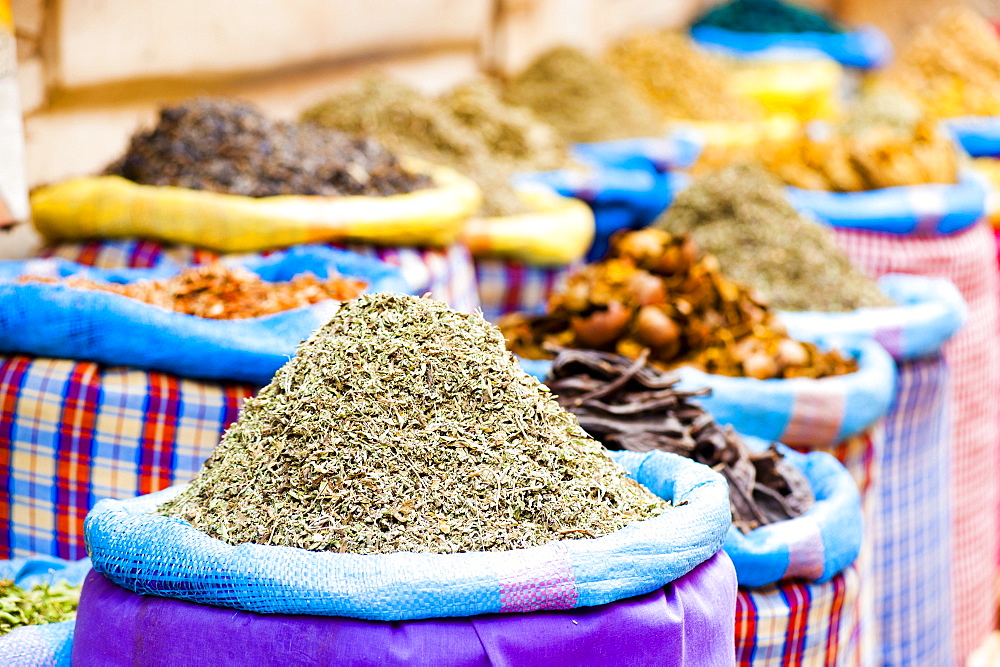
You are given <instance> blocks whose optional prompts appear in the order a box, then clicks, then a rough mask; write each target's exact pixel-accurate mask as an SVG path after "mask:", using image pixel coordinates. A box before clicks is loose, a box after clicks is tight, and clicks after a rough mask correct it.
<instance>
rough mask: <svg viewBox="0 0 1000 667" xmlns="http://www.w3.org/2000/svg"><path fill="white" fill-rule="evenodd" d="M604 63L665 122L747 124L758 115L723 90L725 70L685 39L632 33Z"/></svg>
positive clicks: (667, 33) (750, 105) (748, 103)
mask: <svg viewBox="0 0 1000 667" xmlns="http://www.w3.org/2000/svg"><path fill="white" fill-rule="evenodd" d="M608 62H610V63H611V65H612V66H614V67H615V69H617V70H618V71H619V72H621V74H622V76H624V77H625V79H626V80H627V81H628V82H629V83H630V84H631V85H632V87H633V89H634V90H636V91H637V92H638V93H639V94H640V95H641V96H642V98H643V99H644V100H645V101H646V102H647V103H649V104H651V105H652V106H653V107H655V108H656V110H657V111H658V112H659V113H660V115H661V116H662V117H663V118H665V119H671V120H703V121H748V120H756V119H758V118H759V117H760V116H761V115H762V114H761V112H760V110H759V109H757V108H756V107H755V106H754V104H753V103H752V102H751V101H750V100H748V99H745V98H742V97H739V96H737V95H735V94H734V93H732V92H731V91H730V90H729V85H728V84H729V72H728V71H727V70H726V68H725V67H724V66H723V65H722V63H721V62H719V61H717V60H716V59H715V58H714V57H713V56H711V55H709V54H707V53H704V52H701V51H699V50H697V48H696V47H695V46H694V45H693V44H692V43H691V40H690V39H689V38H688V37H687V35H684V34H681V33H678V32H672V31H661V32H649V31H645V32H638V33H636V34H634V35H632V36H631V37H629V38H628V39H625V40H623V41H621V42H619V43H618V44H616V45H615V46H614V47H612V49H611V50H610V51H609V52H608Z"/></svg>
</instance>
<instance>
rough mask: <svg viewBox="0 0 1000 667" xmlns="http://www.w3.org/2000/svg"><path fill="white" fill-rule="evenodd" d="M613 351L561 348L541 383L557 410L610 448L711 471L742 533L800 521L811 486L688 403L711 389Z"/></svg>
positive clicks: (772, 454)
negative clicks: (669, 457) (688, 385)
mask: <svg viewBox="0 0 1000 667" xmlns="http://www.w3.org/2000/svg"><path fill="white" fill-rule="evenodd" d="M645 362H646V354H645V353H644V354H642V355H640V356H639V358H638V359H636V360H635V361H630V360H629V359H626V358H625V357H622V356H620V355H617V354H607V353H604V352H593V351H582V350H564V351H562V352H560V353H559V356H558V357H556V360H555V361H554V362H553V364H552V369H551V370H550V371H549V376H548V378H546V380H545V383H546V384H547V385H548V386H549V388H550V389H551V390H552V392H553V393H554V394H556V400H558V401H559V405H561V406H563V407H564V408H566V409H567V410H569V411H570V412H572V413H573V414H574V415H576V418H577V420H578V421H579V422H580V426H582V427H583V429H584V430H585V431H587V433H589V434H590V435H592V436H594V438H596V439H597V440H599V441H601V443H602V444H604V446H605V447H607V448H608V449H614V450H619V449H627V450H629V451H633V452H648V451H652V450H660V451H664V452H672V453H674V454H679V455H681V456H685V457H687V458H689V459H692V460H694V461H697V462H698V463H704V464H705V465H708V466H711V467H712V469H713V470H715V471H716V472H719V473H722V475H723V476H724V477H725V478H726V480H727V481H728V482H729V505H730V508H731V509H732V512H733V525H735V526H736V527H737V528H738V529H739V530H740V531H742V532H743V533H749V532H750V531H751V530H753V529H755V528H759V527H760V526H766V525H767V524H770V523H774V522H776V521H784V520H786V519H791V518H794V517H797V516H799V515H800V514H802V513H803V512H805V511H806V510H807V509H809V507H810V506H812V504H813V503H814V502H815V498H814V497H813V493H812V489H811V488H810V486H809V481H808V480H807V479H806V478H805V475H803V474H802V472H801V471H799V469H798V468H796V467H795V466H793V465H791V464H790V463H788V462H787V461H785V459H784V457H783V456H782V455H781V454H780V453H779V452H778V451H777V450H776V449H775V448H774V446H773V445H772V447H771V448H769V449H768V450H767V451H763V452H752V451H750V449H749V448H748V447H747V446H746V444H744V443H743V441H742V440H740V438H739V436H737V435H736V433H734V432H733V430H732V428H729V427H727V428H723V427H721V426H720V425H719V424H718V423H717V422H716V421H715V420H714V419H712V416H711V415H710V414H708V413H707V412H705V411H704V410H703V409H702V408H700V407H699V406H698V405H696V404H694V403H692V402H691V401H690V399H692V398H697V397H699V396H707V395H708V394H709V393H710V390H708V389H703V390H700V391H693V392H685V391H678V390H676V389H674V388H673V386H674V385H675V384H677V382H678V381H679V378H678V377H677V375H676V374H673V373H664V372H661V371H658V370H656V369H655V368H653V367H652V366H649V365H647V364H646V363H645Z"/></svg>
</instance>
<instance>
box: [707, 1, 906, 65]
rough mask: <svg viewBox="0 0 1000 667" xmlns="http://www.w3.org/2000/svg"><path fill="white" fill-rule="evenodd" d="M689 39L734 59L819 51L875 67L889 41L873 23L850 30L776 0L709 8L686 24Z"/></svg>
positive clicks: (884, 58) (886, 56)
mask: <svg viewBox="0 0 1000 667" xmlns="http://www.w3.org/2000/svg"><path fill="white" fill-rule="evenodd" d="M691 37H692V38H693V39H694V40H695V41H696V42H698V43H699V44H702V45H704V46H707V47H712V48H717V49H722V50H724V51H725V52H727V53H730V54H732V55H735V56H737V57H747V56H759V55H761V54H762V53H764V54H766V53H767V52H771V51H774V50H781V51H783V52H786V53H787V52H792V53H793V54H795V55H799V54H802V55H801V56H799V57H805V58H809V57H815V55H816V54H823V55H826V56H829V57H830V58H833V59H834V60H836V61H837V62H839V63H840V64H841V65H844V66H845V67H857V68H861V69H875V68H878V67H882V66H883V65H885V64H886V63H888V62H889V60H890V59H891V58H892V44H891V42H889V39H888V38H887V37H886V36H885V34H884V33H883V32H882V31H881V30H879V29H878V28H876V27H875V26H871V25H865V26H860V27H858V28H856V29H853V30H848V29H847V28H846V27H844V26H842V25H839V24H837V23H836V22H834V21H832V20H830V19H829V18H827V17H826V16H824V15H823V14H821V13H820V12H817V11H815V10H813V9H810V8H808V7H804V6H800V5H796V4H793V3H790V2H782V1H781V0H732V1H731V2H727V3H724V4H722V5H718V6H716V7H713V8H712V9H710V10H708V11H706V12H705V13H704V14H702V15H701V16H700V17H699V18H697V19H696V20H695V21H694V22H693V23H692V25H691Z"/></svg>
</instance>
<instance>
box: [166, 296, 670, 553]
mask: <svg viewBox="0 0 1000 667" xmlns="http://www.w3.org/2000/svg"><path fill="white" fill-rule="evenodd" d="M666 506H667V504H666V503H665V502H664V501H662V500H660V499H659V498H657V497H656V496H654V495H652V494H651V493H650V492H649V491H647V490H646V489H645V488H643V487H642V486H640V485H639V484H637V483H635V482H634V481H631V480H629V479H628V478H627V477H626V476H625V474H624V471H623V470H622V469H621V468H620V467H619V466H617V465H616V464H615V463H613V462H612V461H611V460H610V459H609V458H608V457H607V455H606V454H605V453H604V450H603V448H602V447H601V446H600V444H598V443H597V442H595V441H594V440H592V439H591V438H590V437H589V436H587V434H586V433H585V432H584V431H583V429H581V428H580V426H579V424H577V422H576V420H575V419H574V418H573V416H572V415H570V414H569V413H567V412H566V411H565V410H563V409H562V408H560V407H559V405H558V404H557V403H556V402H555V400H554V399H553V398H552V397H551V395H550V394H549V393H548V390H547V389H546V388H545V387H544V386H543V385H541V384H540V383H538V382H537V381H536V380H534V379H533V378H531V377H530V376H528V375H527V374H525V373H524V371H522V370H521V369H520V367H519V366H518V365H517V363H516V361H515V360H514V358H513V357H512V356H511V355H510V354H509V353H508V352H506V350H505V349H504V340H503V337H502V336H501V334H500V332H499V331H498V330H497V329H496V328H495V327H493V326H492V325H490V324H489V323H487V322H486V321H485V320H483V319H482V318H481V317H478V316H471V315H463V314H460V313H456V312H454V311H452V310H450V309H448V308H447V306H445V305H443V304H440V303H436V302H434V301H430V300H426V299H418V298H415V297H409V296H399V295H391V294H376V295H370V296H362V297H360V298H358V299H356V300H354V301H351V302H349V303H347V304H345V305H344V306H342V307H341V308H340V310H339V311H338V312H337V314H336V315H335V316H334V317H333V319H332V320H331V321H330V322H329V323H328V324H327V325H325V326H323V327H322V328H320V329H319V330H317V331H316V332H315V333H314V334H313V335H312V337H310V338H309V340H307V341H306V342H305V343H303V344H302V345H301V346H300V347H299V350H298V353H297V354H296V356H295V357H294V358H293V359H292V360H291V361H289V362H288V363H287V364H285V365H284V366H283V367H282V368H281V369H279V370H278V372H277V374H276V375H275V377H274V379H273V380H272V381H271V383H270V384H269V385H268V386H266V387H264V389H263V390H261V392H260V393H259V394H258V395H257V396H256V397H255V398H252V399H250V400H248V401H247V402H246V404H245V405H244V407H243V411H242V413H241V415H240V418H239V420H238V421H237V422H236V423H235V424H233V425H232V426H231V427H230V428H229V430H228V431H226V433H225V434H224V435H223V438H222V442H221V444H220V445H219V447H218V448H217V449H216V451H215V452H214V453H213V455H212V457H211V458H210V459H209V460H208V462H207V463H206V464H205V466H204V468H203V469H202V470H201V472H200V473H199V474H198V476H197V477H196V478H195V479H194V481H193V482H192V483H191V486H190V487H189V488H188V489H187V490H186V491H185V492H184V493H182V494H181V495H180V496H178V497H177V498H176V499H175V500H173V501H172V502H170V503H167V504H165V505H164V506H163V507H161V508H160V509H161V512H163V513H164V514H166V515H168V516H174V517H180V518H182V519H185V520H187V521H189V522H191V523H192V524H193V525H194V526H195V527H196V528H198V529H199V530H202V531H204V532H205V533H207V534H209V535H211V536H213V537H216V538H219V539H221V540H223V541H225V542H228V543H229V544H241V543H245V542H253V543H257V544H268V545H281V546H292V547H301V548H304V549H309V550H313V551H337V552H346V553H358V554H376V553H392V552H397V551H416V552H425V553H456V552H467V551H494V550H505V549H515V548H521V547H530V546H536V545H540V544H545V543H547V542H550V541H552V540H558V539H568V538H584V537H599V536H602V535H606V534H608V533H611V532H613V531H615V530H618V529H620V528H622V527H624V526H626V525H627V524H629V523H631V522H633V521H637V520H642V519H646V518H649V517H652V516H655V515H657V514H659V513H660V512H662V511H663V510H664V508H665V507H666Z"/></svg>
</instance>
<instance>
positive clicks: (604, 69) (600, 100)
mask: <svg viewBox="0 0 1000 667" xmlns="http://www.w3.org/2000/svg"><path fill="white" fill-rule="evenodd" d="M504 96H505V98H506V99H507V101H508V102H511V103H512V104H517V105H521V106H526V107H530V108H531V109H532V110H534V112H535V113H536V114H537V115H538V116H539V117H540V118H541V119H542V120H544V121H545V122H546V123H548V124H550V125H552V126H553V127H554V128H555V129H556V130H557V131H558V132H559V133H560V134H561V135H562V137H563V139H564V140H566V141H568V142H570V143H577V142H588V141H610V140H612V139H627V138H629V137H652V136H657V135H659V134H661V133H662V132H663V129H664V128H663V122H662V121H661V120H660V118H659V115H658V114H657V112H656V110H655V109H654V108H653V107H652V106H650V104H649V103H648V102H646V101H644V100H643V99H641V98H640V96H639V95H638V94H637V93H636V92H635V91H633V90H632V89H631V87H630V86H629V85H628V82H627V81H625V79H623V78H622V76H621V75H620V74H619V73H618V72H616V71H615V70H614V69H612V68H611V67H608V66H607V65H605V64H604V63H602V62H600V61H598V60H595V59H593V58H591V57H589V56H587V55H586V54H584V53H583V52H581V51H578V50H577V49H574V48H571V47H568V46H560V47H556V48H554V49H552V50H550V51H547V52H545V53H543V54H542V55H540V56H538V57H537V58H536V59H535V60H534V61H533V62H532V63H531V64H530V65H528V67H527V68H525V70H524V71H522V72H521V73H520V74H518V75H517V76H516V77H514V78H513V79H511V80H510V81H508V82H507V86H506V89H505V91H504Z"/></svg>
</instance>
